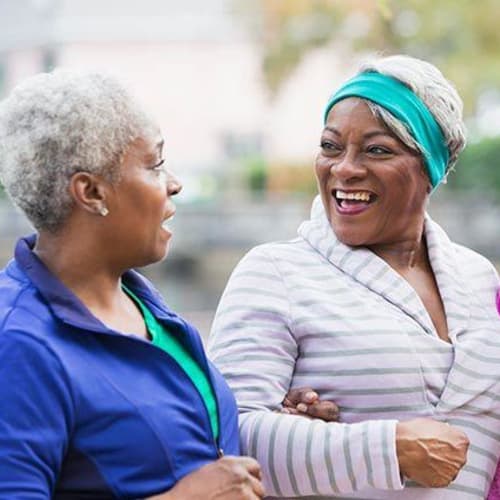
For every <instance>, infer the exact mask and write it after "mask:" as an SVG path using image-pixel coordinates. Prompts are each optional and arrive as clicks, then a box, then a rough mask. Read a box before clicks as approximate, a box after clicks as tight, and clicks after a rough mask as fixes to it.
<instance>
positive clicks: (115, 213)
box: [106, 137, 182, 267]
mask: <svg viewBox="0 0 500 500" xmlns="http://www.w3.org/2000/svg"><path fill="white" fill-rule="evenodd" d="M162 147H163V141H162V139H161V137H157V138H156V139H144V138H139V139H136V140H135V141H134V142H132V144H131V145H130V147H129V149H128V150H127V153H126V154H125V156H124V158H123V161H122V165H121V170H120V175H121V178H120V180H119V181H118V182H117V183H116V184H115V185H114V186H113V187H112V193H110V196H109V199H108V209H109V215H107V216H106V219H107V220H106V223H107V227H108V228H109V231H110V234H109V235H108V236H109V238H110V240H109V241H110V243H111V244H112V245H113V246H114V248H113V252H115V256H116V257H117V258H119V257H118V255H120V256H122V259H120V260H123V262H124V263H125V264H128V267H140V266H144V265H147V264H151V263H153V262H157V261H159V260H162V259H163V258H164V257H165V256H166V254H167V252H168V245H169V241H170V238H171V236H172V233H171V232H170V230H169V228H168V227H167V225H166V223H167V222H168V220H169V219H170V218H172V217H173V215H174V213H175V205H174V204H173V202H172V199H171V197H172V196H174V195H176V194H177V193H178V192H179V191H180V190H181V188H182V186H181V184H180V183H179V181H178V180H177V179H176V178H175V177H173V176H172V175H171V174H169V173H168V172H167V171H166V170H165V165H164V164H163V159H162Z"/></svg>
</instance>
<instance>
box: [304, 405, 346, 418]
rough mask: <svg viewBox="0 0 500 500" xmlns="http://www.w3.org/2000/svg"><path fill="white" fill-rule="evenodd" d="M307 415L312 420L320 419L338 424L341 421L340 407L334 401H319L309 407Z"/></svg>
mask: <svg viewBox="0 0 500 500" xmlns="http://www.w3.org/2000/svg"><path fill="white" fill-rule="evenodd" d="M307 414H308V415H309V416H310V417H312V418H320V419H321V420H324V421H325V422H337V421H338V419H339V407H338V406H337V405H336V404H335V403H333V402H332V401H318V402H317V403H316V404H312V405H309V406H308V408H307Z"/></svg>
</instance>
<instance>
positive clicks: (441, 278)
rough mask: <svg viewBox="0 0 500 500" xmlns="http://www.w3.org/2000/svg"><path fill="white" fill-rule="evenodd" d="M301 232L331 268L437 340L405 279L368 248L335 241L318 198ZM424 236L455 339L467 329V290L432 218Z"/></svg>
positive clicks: (431, 325)
mask: <svg viewBox="0 0 500 500" xmlns="http://www.w3.org/2000/svg"><path fill="white" fill-rule="evenodd" d="M298 232H299V235H300V236H302V237H303V238H304V239H305V240H306V241H307V242H308V243H309V244H310V245H311V246H312V247H313V248H314V249H315V250H317V251H318V252H319V253H320V254H321V255H323V256H324V257H325V258H326V259H328V261H329V262H330V263H331V264H333V265H334V266H336V267H337V268H339V269H340V270H342V271H343V272H344V273H346V274H348V275H349V276H351V277H352V279H353V280H355V281H357V282H358V283H361V284H362V285H364V286H365V287H367V288H368V289H369V290H371V291H372V292H373V293H376V294H378V295H380V296H381V297H383V298H384V299H385V300H387V301H388V302H390V303H391V304H393V305H394V306H396V307H397V308H398V309H400V310H401V311H402V312H404V313H405V314H406V315H408V316H409V317H411V318H412V319H413V320H414V321H416V322H417V323H418V324H419V325H420V326H421V328H423V330H424V331H425V332H426V333H428V334H430V335H434V336H437V334H436V332H435V328H434V325H433V323H432V320H431V318H430V316H429V314H428V312H427V310H426V309H425V307H424V305H423V303H422V301H421V300H420V297H419V296H418V294H417V293H416V292H415V290H414V289H413V287H412V286H411V285H410V284H409V283H408V282H407V281H406V280H405V279H404V278H403V277H401V276H400V275H399V274H398V273H397V272H396V271H394V270H393V269H392V268H391V267H390V266H389V265H388V264H386V262H385V261H384V260H382V259H381V258H380V257H378V256H377V255H375V254H374V253H373V252H371V251H370V250H368V249H367V248H362V247H359V248H355V247H349V246H347V245H344V244H343V243H342V242H340V241H339V240H338V239H337V238H336V236H335V234H334V232H333V230H332V229H331V226H330V223H329V222H328V220H327V218H326V215H325V212H324V210H323V205H322V203H321V199H320V198H319V197H317V198H316V199H315V201H314V203H313V208H312V211H311V219H310V220H308V221H306V222H304V223H303V224H302V225H301V226H300V227H299V230H298ZM425 235H426V238H427V242H428V246H429V258H430V260H431V266H432V268H433V270H434V273H435V274H436V280H437V283H438V286H439V289H440V290H441V291H442V295H443V296H442V300H443V303H444V306H445V310H446V314H447V316H448V315H449V317H450V322H451V325H449V329H450V334H451V332H453V335H455V336H456V335H458V334H459V333H460V332H461V331H463V330H464V329H465V328H466V327H467V324H466V322H467V320H468V310H469V309H468V306H467V300H466V298H467V291H466V287H465V286H464V283H463V282H462V281H461V280H460V277H459V276H458V275H457V273H456V266H455V265H454V259H453V248H452V244H451V242H450V241H449V239H448V238H447V236H446V235H445V233H444V232H443V231H442V230H441V228H440V227H439V226H438V225H437V224H435V223H434V222H433V221H432V220H431V219H430V218H429V217H426V221H425Z"/></svg>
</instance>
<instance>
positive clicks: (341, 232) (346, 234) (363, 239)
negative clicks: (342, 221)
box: [332, 226, 371, 247]
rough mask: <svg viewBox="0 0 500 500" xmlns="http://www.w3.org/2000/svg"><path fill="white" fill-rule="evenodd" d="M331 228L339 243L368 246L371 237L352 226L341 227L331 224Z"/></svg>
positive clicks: (351, 245)
mask: <svg viewBox="0 0 500 500" xmlns="http://www.w3.org/2000/svg"><path fill="white" fill-rule="evenodd" d="M332 230H333V232H334V233H335V236H336V237H337V239H338V240H339V241H340V242H341V243H343V244H344V245H348V246H350V247H365V246H368V245H369V244H370V241H371V238H370V237H369V236H368V235H364V234H363V233H360V232H359V231H356V230H355V229H353V228H344V229H342V228H339V227H338V226H337V227H333V226H332Z"/></svg>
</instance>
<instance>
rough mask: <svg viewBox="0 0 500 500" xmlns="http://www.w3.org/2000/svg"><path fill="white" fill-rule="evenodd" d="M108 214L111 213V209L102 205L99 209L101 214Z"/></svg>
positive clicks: (104, 215)
mask: <svg viewBox="0 0 500 500" xmlns="http://www.w3.org/2000/svg"><path fill="white" fill-rule="evenodd" d="M108 214H109V210H108V209H107V208H106V207H104V206H102V207H101V208H100V209H99V215H102V216H103V217H106V215H108Z"/></svg>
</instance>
